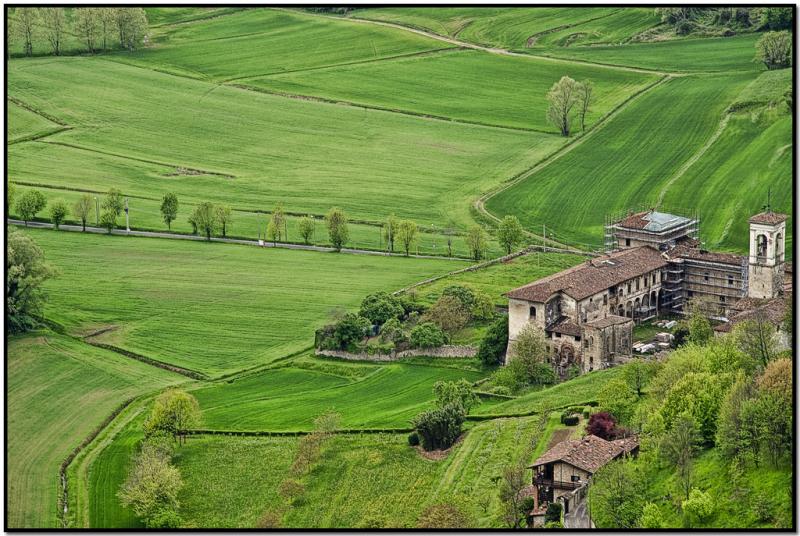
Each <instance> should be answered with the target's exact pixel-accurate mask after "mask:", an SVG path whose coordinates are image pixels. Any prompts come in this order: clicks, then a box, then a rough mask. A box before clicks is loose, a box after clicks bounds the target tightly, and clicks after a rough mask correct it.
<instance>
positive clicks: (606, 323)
mask: <svg viewBox="0 0 800 536" xmlns="http://www.w3.org/2000/svg"><path fill="white" fill-rule="evenodd" d="M696 233H697V220H696V219H689V218H684V217H680V216H674V215H671V214H665V213H660V212H653V211H650V212H640V213H637V214H630V215H628V216H627V217H625V218H623V219H622V220H619V221H617V222H614V223H613V233H611V235H612V236H613V237H614V241H613V243H614V245H615V248H616V249H615V251H613V252H610V253H607V254H605V255H603V256H600V257H597V258H594V259H590V260H587V261H586V262H584V263H583V264H581V265H578V266H575V267H573V268H569V269H567V270H564V271H562V272H559V273H557V274H553V275H551V276H549V277H546V278H544V279H540V280H539V281H536V282H534V283H531V284H528V285H525V286H522V287H519V288H517V289H514V290H512V291H510V292H508V293H507V296H508V302H509V304H508V315H509V349H511V348H512V346H513V342H514V341H515V340H516V339H517V336H518V335H519V333H520V332H521V331H522V330H523V329H525V327H526V326H528V325H533V326H536V327H538V328H540V329H542V330H543V331H544V333H545V337H546V339H547V344H548V349H549V351H550V360H551V362H552V364H553V365H554V367H556V370H557V372H559V373H560V374H561V375H562V376H563V375H564V374H565V373H566V370H567V369H568V368H569V367H572V366H578V367H579V368H580V370H581V371H582V372H590V371H592V370H596V369H598V368H604V367H607V366H610V365H613V364H614V362H615V361H616V360H617V358H618V357H621V356H627V355H630V354H631V345H632V340H633V326H634V324H635V323H638V322H641V321H644V320H647V319H650V318H653V317H655V316H656V315H658V314H659V313H661V312H669V313H682V312H683V311H684V310H685V308H686V305H687V303H688V302H690V301H693V302H701V303H703V304H704V305H705V306H707V309H706V311H707V312H708V314H709V316H712V317H716V318H718V319H721V320H724V319H726V318H727V315H728V314H729V313H730V312H731V311H732V310H733V307H734V306H735V305H736V303H737V302H739V301H740V300H741V299H742V298H745V297H751V298H760V299H765V298H766V299H771V298H776V297H779V296H781V295H782V294H783V292H784V275H783V274H784V271H785V270H786V265H785V260H784V258H785V252H784V249H785V236H786V216H785V215H783V214H775V213H772V212H764V213H761V214H757V215H755V216H753V217H752V218H750V255H749V257H745V256H741V255H735V254H731V253H719V252H710V251H706V250H704V249H702V248H701V247H700V243H699V241H698V240H697V238H696ZM512 358H513V355H510V354H509V356H508V358H507V359H512Z"/></svg>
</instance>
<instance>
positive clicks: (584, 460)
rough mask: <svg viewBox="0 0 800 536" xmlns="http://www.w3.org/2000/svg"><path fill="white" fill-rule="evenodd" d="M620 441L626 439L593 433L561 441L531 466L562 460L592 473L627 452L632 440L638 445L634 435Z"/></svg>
mask: <svg viewBox="0 0 800 536" xmlns="http://www.w3.org/2000/svg"><path fill="white" fill-rule="evenodd" d="M620 441H627V443H620V442H618V441H606V440H605V439H602V438H599V437H597V436H593V435H587V436H585V437H583V438H581V439H571V440H568V441H562V442H561V443H558V444H557V445H555V446H554V447H553V448H551V449H550V450H548V451H547V452H545V453H544V454H542V455H541V456H540V457H539V458H538V459H537V460H536V461H535V462H533V465H531V467H537V466H539V465H544V464H548V463H553V462H564V463H568V464H569V465H572V466H574V467H577V468H578V469H583V470H584V471H587V472H589V473H592V474H594V473H596V472H597V470H598V469H600V468H601V467H603V466H604V465H605V464H607V463H608V462H610V461H611V460H613V459H614V458H617V457H619V456H620V455H622V454H623V453H624V452H629V451H630V450H627V451H626V450H625V448H626V447H630V445H631V444H632V441H636V444H637V445H638V439H636V438H635V437H631V438H627V439H626V440H620ZM630 448H633V447H630Z"/></svg>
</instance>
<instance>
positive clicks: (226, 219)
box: [215, 205, 233, 238]
mask: <svg viewBox="0 0 800 536" xmlns="http://www.w3.org/2000/svg"><path fill="white" fill-rule="evenodd" d="M215 210H216V213H217V222H218V223H219V225H220V226H221V227H222V238H225V237H226V236H227V233H228V227H230V225H231V222H233V216H232V213H231V207H229V206H228V205H217V206H216V207H215Z"/></svg>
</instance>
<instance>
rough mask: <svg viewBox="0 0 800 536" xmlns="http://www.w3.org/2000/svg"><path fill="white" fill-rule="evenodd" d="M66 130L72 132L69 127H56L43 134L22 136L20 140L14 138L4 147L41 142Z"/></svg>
mask: <svg viewBox="0 0 800 536" xmlns="http://www.w3.org/2000/svg"><path fill="white" fill-rule="evenodd" d="M67 130H72V127H70V126H58V127H56V128H51V129H49V130H45V131H43V132H37V133H36V134H29V135H27V136H22V137H20V138H14V139H13V140H8V142H7V143H6V145H16V144H18V143H25V142H27V141H37V140H41V139H42V138H47V137H48V136H54V135H56V134H58V133H59V132H65V131H67Z"/></svg>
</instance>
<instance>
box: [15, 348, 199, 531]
mask: <svg viewBox="0 0 800 536" xmlns="http://www.w3.org/2000/svg"><path fill="white" fill-rule="evenodd" d="M6 380H7V382H8V384H7V385H8V386H7V391H6V395H7V397H8V405H7V406H6V411H7V412H8V421H7V422H6V426H7V433H8V435H7V436H6V441H7V445H6V447H7V451H6V452H7V454H8V465H7V470H8V473H7V474H6V479H7V480H6V485H7V487H6V493H7V495H6V500H7V507H8V510H7V512H8V517H7V518H6V525H7V526H8V527H9V528H21V527H43V528H44V527H60V526H61V525H60V521H59V517H58V509H57V505H58V493H59V489H60V483H59V472H58V470H59V466H60V465H61V462H62V461H63V460H64V459H65V458H66V457H67V455H68V454H69V453H70V452H71V451H72V449H74V448H75V447H77V446H78V445H79V444H80V442H81V441H82V440H83V439H84V438H85V437H87V436H88V435H89V434H90V433H91V432H92V431H93V430H94V429H95V428H96V427H97V426H99V425H100V424H101V423H102V421H103V419H105V418H106V417H107V416H108V415H109V414H110V413H111V412H112V411H114V410H115V409H116V408H117V407H119V406H120V405H122V403H123V402H125V401H126V400H127V399H128V398H130V397H133V396H136V395H139V394H142V393H144V392H148V391H153V390H156V389H159V388H162V387H164V386H166V385H169V384H172V383H176V382H180V381H185V378H183V377H182V376H178V375H176V374H172V373H169V372H166V371H163V370H161V369H157V368H155V367H151V366H148V365H145V364H142V363H139V362H138V361H135V360H132V359H128V358H125V357H122V356H119V355H117V354H114V353H112V352H108V351H106V350H101V349H98V348H94V347H91V346H89V345H87V344H84V343H82V342H79V341H76V340H74V339H71V338H69V337H65V336H63V335H56V334H54V333H50V332H41V333H34V334H31V335H28V336H24V337H13V338H11V339H10V340H9V341H8V361H7V363H6Z"/></svg>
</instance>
